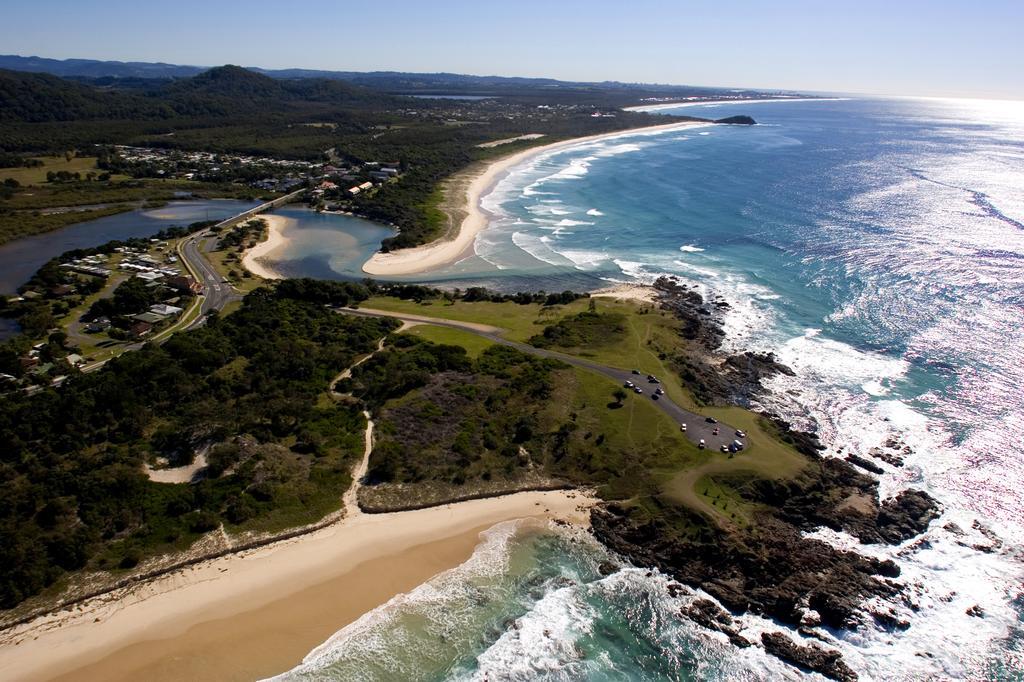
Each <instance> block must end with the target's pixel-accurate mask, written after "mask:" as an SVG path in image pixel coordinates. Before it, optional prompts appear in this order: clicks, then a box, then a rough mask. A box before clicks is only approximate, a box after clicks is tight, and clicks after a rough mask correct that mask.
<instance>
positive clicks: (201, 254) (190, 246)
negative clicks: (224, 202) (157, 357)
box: [179, 231, 242, 327]
mask: <svg viewBox="0 0 1024 682" xmlns="http://www.w3.org/2000/svg"><path fill="white" fill-rule="evenodd" d="M213 237H214V235H213V234H212V233H210V232H205V231H204V232H199V233H197V234H194V235H192V236H191V237H188V238H186V239H185V240H184V241H183V242H181V248H180V249H179V253H180V254H181V258H182V260H183V261H185V263H187V265H188V268H189V269H190V270H191V271H192V272H193V273H194V274H195V276H196V279H197V280H198V281H199V282H200V283H201V284H202V285H203V296H204V298H203V302H202V307H201V308H200V310H199V313H200V315H199V317H198V318H197V319H196V321H195V322H193V323H192V324H191V325H190V327H194V326H198V325H200V324H202V323H203V321H204V320H205V319H206V314H207V313H209V312H210V311H213V310H222V309H223V308H224V306H226V305H227V304H228V303H230V302H232V301H238V300H241V298H242V297H241V295H240V294H239V293H238V292H237V291H235V289H234V287H232V286H231V285H230V284H228V283H227V282H225V281H223V278H222V277H221V276H220V273H218V272H217V269H216V268H214V267H213V264H212V263H210V261H209V260H208V259H207V258H206V255H205V254H207V253H209V252H210V251H212V250H213V248H214V246H215V244H214V238H213Z"/></svg>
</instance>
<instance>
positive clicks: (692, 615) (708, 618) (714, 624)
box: [682, 599, 750, 649]
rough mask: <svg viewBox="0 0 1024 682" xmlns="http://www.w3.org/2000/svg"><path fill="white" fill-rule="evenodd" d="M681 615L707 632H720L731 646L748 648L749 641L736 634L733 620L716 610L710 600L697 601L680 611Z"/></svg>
mask: <svg viewBox="0 0 1024 682" xmlns="http://www.w3.org/2000/svg"><path fill="white" fill-rule="evenodd" d="M682 615H683V616H685V617H687V618H689V619H690V620H692V621H693V622H695V623H697V624H698V625H700V626H702V627H705V628H707V629H709V630H716V631H718V632H721V633H722V634H724V635H725V636H726V637H728V638H729V641H730V642H732V643H733V645H735V646H738V647H740V648H741V649H742V648H746V647H748V646H750V640H748V639H747V638H746V637H743V636H742V635H740V634H739V632H737V630H736V628H735V627H733V619H732V616H730V615H729V614H728V613H726V612H725V611H723V610H722V609H720V608H718V605H717V604H715V602H713V601H711V600H710V599H698V600H697V601H695V602H693V603H692V604H690V606H688V607H686V608H684V609H683V610H682Z"/></svg>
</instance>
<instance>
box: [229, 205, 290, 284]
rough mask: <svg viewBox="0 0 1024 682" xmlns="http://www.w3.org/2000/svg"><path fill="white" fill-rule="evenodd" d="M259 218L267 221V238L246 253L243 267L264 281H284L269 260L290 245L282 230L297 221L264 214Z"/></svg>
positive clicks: (243, 258)
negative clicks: (286, 245) (269, 263)
mask: <svg viewBox="0 0 1024 682" xmlns="http://www.w3.org/2000/svg"><path fill="white" fill-rule="evenodd" d="M258 217H259V218H260V219H262V220H266V221H267V238H266V239H265V240H263V241H261V242H260V243H259V244H257V245H256V246H254V247H252V248H251V249H249V250H248V251H246V252H245V255H244V256H243V257H242V267H244V268H245V269H246V270H248V271H249V272H251V273H252V274H254V275H256V276H257V277H262V278H263V279H283V277H282V276H281V274H280V273H278V272H276V271H275V270H274V269H273V268H271V267H270V266H269V265H267V260H269V257H270V256H271V255H272V254H273V252H274V251H276V250H277V249H278V248H280V247H282V246H284V245H285V244H287V243H288V238H287V237H285V236H284V235H283V234H282V230H284V229H285V228H286V227H290V226H291V225H292V224H294V223H295V220H294V219H293V218H285V217H284V216H280V215H274V214H273V213H262V214H260V215H259V216H258Z"/></svg>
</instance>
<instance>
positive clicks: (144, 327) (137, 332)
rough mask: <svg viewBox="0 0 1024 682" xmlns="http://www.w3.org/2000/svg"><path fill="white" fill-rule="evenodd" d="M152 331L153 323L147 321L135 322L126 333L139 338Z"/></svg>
mask: <svg viewBox="0 0 1024 682" xmlns="http://www.w3.org/2000/svg"><path fill="white" fill-rule="evenodd" d="M151 331H153V325H151V324H150V323H149V322H136V323H135V324H133V325H132V326H131V327H130V328H129V329H128V333H129V334H131V335H132V338H135V339H141V338H142V337H143V336H146V335H147V334H149V333H150V332H151Z"/></svg>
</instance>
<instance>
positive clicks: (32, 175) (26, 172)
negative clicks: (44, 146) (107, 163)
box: [0, 156, 103, 185]
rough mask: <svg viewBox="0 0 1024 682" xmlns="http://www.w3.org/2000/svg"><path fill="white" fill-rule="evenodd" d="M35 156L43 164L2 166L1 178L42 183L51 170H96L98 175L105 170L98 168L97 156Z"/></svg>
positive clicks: (77, 171)
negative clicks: (35, 165)
mask: <svg viewBox="0 0 1024 682" xmlns="http://www.w3.org/2000/svg"><path fill="white" fill-rule="evenodd" d="M35 158H37V159H38V160H39V161H42V162H43V165H42V166H37V167H36V168H0V180H6V179H7V178H14V179H15V180H17V181H18V182H19V183H20V184H22V185H41V184H43V183H44V182H46V173H47V172H49V171H54V172H57V171H62V170H63V171H67V172H69V173H81V174H82V175H85V174H86V173H88V172H89V171H94V172H95V173H96V174H97V175H98V174H99V173H102V172H103V171H101V170H99V169H98V168H96V157H95V156H76V157H75V158H73V159H71V160H70V161H68V160H67V159H65V158H64V157H63V156H38V157H35Z"/></svg>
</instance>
